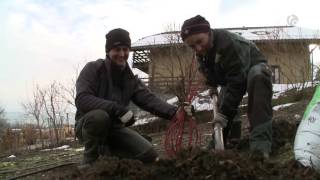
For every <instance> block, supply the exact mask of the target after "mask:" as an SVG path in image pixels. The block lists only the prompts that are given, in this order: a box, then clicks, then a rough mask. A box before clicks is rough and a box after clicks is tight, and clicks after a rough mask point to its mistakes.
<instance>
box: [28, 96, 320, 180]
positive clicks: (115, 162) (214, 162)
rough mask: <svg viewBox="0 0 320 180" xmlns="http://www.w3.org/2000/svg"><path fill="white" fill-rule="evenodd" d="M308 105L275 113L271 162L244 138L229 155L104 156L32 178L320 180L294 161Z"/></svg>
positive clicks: (196, 151)
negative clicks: (145, 158)
mask: <svg viewBox="0 0 320 180" xmlns="http://www.w3.org/2000/svg"><path fill="white" fill-rule="evenodd" d="M309 97H311V96H309ZM308 102H309V98H308V99H304V100H301V101H299V102H297V103H295V104H293V105H291V106H289V107H285V108H283V109H280V110H278V111H275V112H274V118H273V147H272V151H273V153H272V155H271V158H270V159H268V160H265V159H264V158H263V157H262V156H261V155H260V154H252V153H250V152H249V151H248V148H249V140H248V138H246V137H244V138H242V139H241V141H240V143H238V144H236V145H235V146H233V147H232V149H228V150H226V151H223V152H212V151H207V150H202V149H200V148H194V149H185V150H183V151H181V152H180V153H179V154H178V155H177V156H176V157H175V158H173V159H161V160H160V161H158V162H156V163H153V164H143V163H142V162H140V161H138V160H129V159H119V158H116V157H102V158H100V159H99V160H98V161H97V162H96V163H95V164H94V165H93V166H92V167H91V168H88V169H85V170H81V171H79V170H78V169H77V164H74V165H71V166H64V167H61V168H56V169H54V170H51V171H47V172H43V173H38V174H36V175H33V176H30V177H27V179H113V180H116V179H121V180H122V179H142V180H143V179H148V180H149V179H153V180H158V179H159V180H160V179H166V180H171V179H183V180H186V179H197V180H198V179H209V180H210V179H221V180H224V179H241V180H242V179H243V180H247V179H248V180H251V179H252V180H256V179H262V180H264V179H320V174H319V173H318V172H316V171H315V170H313V169H311V168H308V167H303V166H302V165H300V164H299V163H298V162H297V161H295V160H294V156H293V142H294V138H295V133H296V130H297V127H298V124H299V121H300V120H301V118H302V115H303V113H304V111H305V108H306V107H307V104H308Z"/></svg>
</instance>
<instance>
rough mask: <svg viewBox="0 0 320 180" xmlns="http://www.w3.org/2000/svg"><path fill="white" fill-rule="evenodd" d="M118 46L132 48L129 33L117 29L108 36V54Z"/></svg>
mask: <svg viewBox="0 0 320 180" xmlns="http://www.w3.org/2000/svg"><path fill="white" fill-rule="evenodd" d="M117 46H128V47H129V48H130V47H131V39H130V35H129V32H128V31H126V30H124V29H121V28H117V29H113V30H111V31H109V32H108V34H106V52H109V51H110V50H111V49H112V48H114V47H117Z"/></svg>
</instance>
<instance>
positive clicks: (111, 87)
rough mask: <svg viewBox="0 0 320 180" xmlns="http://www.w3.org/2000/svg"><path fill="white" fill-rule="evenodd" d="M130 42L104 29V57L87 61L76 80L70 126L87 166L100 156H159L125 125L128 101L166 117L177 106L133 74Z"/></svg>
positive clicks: (129, 121)
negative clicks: (155, 93) (74, 108)
mask: <svg viewBox="0 0 320 180" xmlns="http://www.w3.org/2000/svg"><path fill="white" fill-rule="evenodd" d="M130 47H131V40H130V36H129V33H128V32H127V31H126V30H124V29H120V28H119V29H113V30H111V31H109V32H108V33H107V34H106V45H105V51H106V58H105V59H98V60H96V61H92V62H89V63H87V64H86V65H85V67H84V68H83V69H82V71H81V73H80V75H79V77H78V79H77V82H76V91H77V94H76V100H75V104H76V107H77V113H76V124H75V129H76V136H77V137H78V139H79V140H80V142H82V143H83V144H84V147H85V149H84V155H83V156H84V158H83V165H91V164H92V163H93V162H95V161H96V159H97V158H98V157H99V155H115V156H119V157H125V158H134V159H138V160H141V161H142V162H145V163H149V162H153V161H155V159H156V158H157V156H158V155H157V153H156V151H155V150H154V149H153V147H152V144H151V143H150V142H149V141H148V140H146V139H145V138H144V137H143V136H141V135H140V134H139V133H137V132H136V131H134V130H132V129H130V128H128V126H131V125H132V124H134V122H135V120H134V115H133V112H132V111H131V110H129V109H128V105H129V102H130V101H133V102H134V103H135V104H136V105H138V106H139V107H141V108H142V109H144V110H146V111H149V112H151V113H153V114H155V115H157V116H160V117H162V118H165V119H169V120H170V119H172V118H173V117H174V116H175V113H176V111H177V109H178V108H177V107H176V106H173V105H170V104H168V103H166V102H164V101H162V100H161V99H159V98H158V97H156V96H155V95H154V94H153V93H151V92H150V91H149V89H148V88H147V87H146V86H145V85H144V84H143V83H142V82H141V81H140V80H139V79H138V78H137V77H136V76H134V75H133V73H132V71H131V69H130V67H129V66H128V63H127V60H128V56H129V51H130ZM189 107H190V106H189ZM190 108H191V107H190ZM186 109H187V106H186ZM189 113H191V112H189Z"/></svg>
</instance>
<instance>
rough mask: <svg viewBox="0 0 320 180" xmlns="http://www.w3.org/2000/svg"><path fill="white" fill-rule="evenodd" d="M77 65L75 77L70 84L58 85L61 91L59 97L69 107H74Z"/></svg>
mask: <svg viewBox="0 0 320 180" xmlns="http://www.w3.org/2000/svg"><path fill="white" fill-rule="evenodd" d="M79 68H80V67H79V65H77V66H76V67H75V76H74V77H72V78H71V82H70V83H69V84H67V85H63V84H61V83H60V84H59V87H60V89H61V92H60V96H61V97H62V98H63V99H64V100H65V101H66V102H67V103H68V104H70V105H71V106H73V107H76V105H75V100H76V81H77V78H78V76H79Z"/></svg>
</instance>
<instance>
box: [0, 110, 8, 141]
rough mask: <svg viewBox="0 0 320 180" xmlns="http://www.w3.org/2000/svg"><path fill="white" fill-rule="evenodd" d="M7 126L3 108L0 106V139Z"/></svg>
mask: <svg viewBox="0 0 320 180" xmlns="http://www.w3.org/2000/svg"><path fill="white" fill-rule="evenodd" d="M7 128H8V123H7V119H6V117H5V109H4V108H2V107H1V106H0V139H1V137H2V136H3V134H4V133H5V131H6V129H7Z"/></svg>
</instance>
